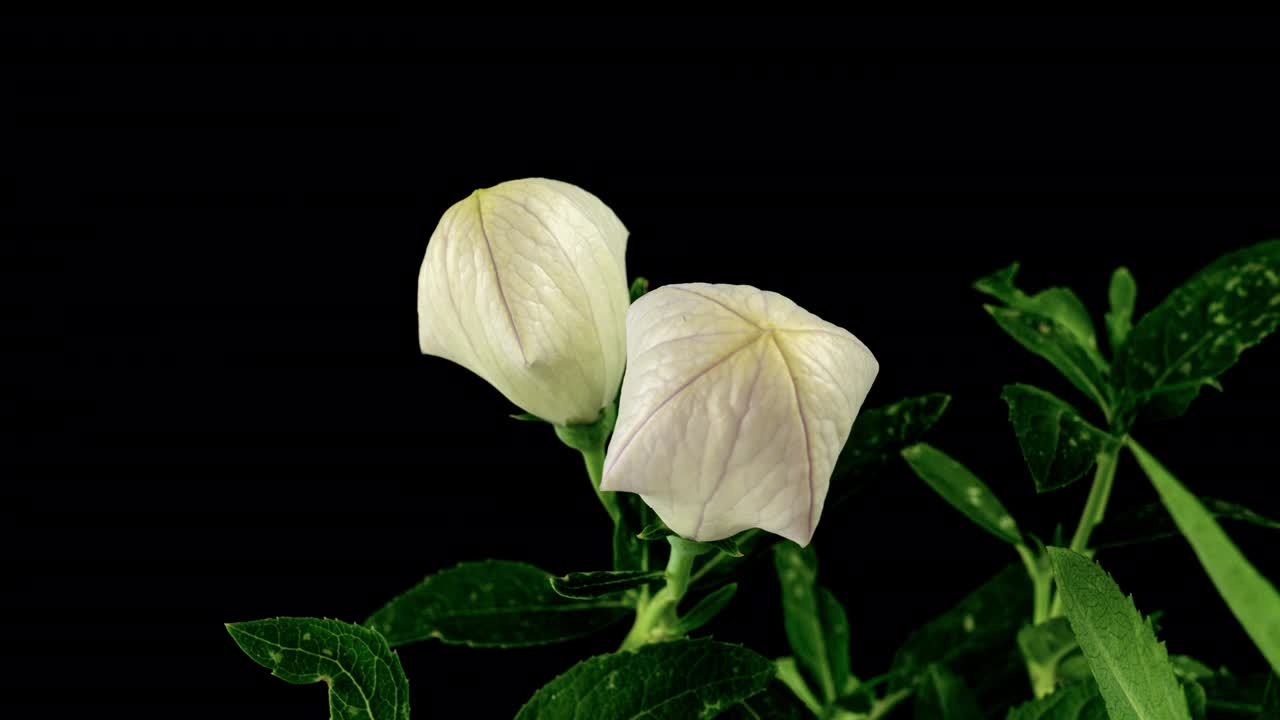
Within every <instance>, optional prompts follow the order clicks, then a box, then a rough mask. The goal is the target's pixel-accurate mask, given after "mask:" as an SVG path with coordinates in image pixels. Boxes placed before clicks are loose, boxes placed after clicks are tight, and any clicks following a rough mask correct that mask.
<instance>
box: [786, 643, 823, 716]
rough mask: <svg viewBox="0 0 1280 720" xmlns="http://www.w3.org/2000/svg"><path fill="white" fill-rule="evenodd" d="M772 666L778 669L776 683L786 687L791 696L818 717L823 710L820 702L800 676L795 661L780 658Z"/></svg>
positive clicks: (791, 658)
mask: <svg viewBox="0 0 1280 720" xmlns="http://www.w3.org/2000/svg"><path fill="white" fill-rule="evenodd" d="M774 664H775V665H776V666H777V668H778V681H779V682H781V683H782V684H783V685H786V686H787V689H789V690H790V691H791V694H793V695H795V696H796V697H797V698H798V699H799V700H800V701H801V702H802V703H804V705H805V707H807V708H809V709H810V710H812V711H813V714H814V715H820V714H821V713H822V708H823V705H822V701H821V700H819V699H818V697H817V696H816V695H814V694H813V690H811V689H809V683H808V682H807V681H806V680H805V679H804V676H803V675H801V674H800V666H799V665H798V664H796V659H795V658H793V657H780V658H778V659H777V660H775V661H774Z"/></svg>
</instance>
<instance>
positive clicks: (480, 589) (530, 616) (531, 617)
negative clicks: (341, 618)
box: [365, 560, 632, 647]
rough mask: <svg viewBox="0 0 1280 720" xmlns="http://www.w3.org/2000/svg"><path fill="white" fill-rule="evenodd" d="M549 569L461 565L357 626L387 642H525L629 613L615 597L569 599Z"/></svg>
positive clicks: (558, 638) (585, 630) (588, 628)
mask: <svg viewBox="0 0 1280 720" xmlns="http://www.w3.org/2000/svg"><path fill="white" fill-rule="evenodd" d="M551 577H552V576H551V574H550V573H547V572H544V571H542V570H539V569H538V568H536V567H533V566H532V565H526V564H524V563H518V562H511V561H508V560H486V561H484V562H478V563H462V564H461V565H458V566H457V567H455V568H452V569H450V570H443V571H441V572H438V573H436V574H435V575H430V576H428V577H427V578H426V579H425V580H423V581H422V582H420V583H418V584H417V585H416V586H414V587H413V588H412V589H411V590H409V591H408V592H406V593H404V594H403V595H400V596H399V597H397V598H395V599H394V600H392V601H391V602H389V603H387V605H386V606H385V607H383V608H382V609H381V610H379V611H378V612H376V613H374V614H373V615H372V616H371V617H370V618H369V619H368V620H366V621H365V625H366V626H368V627H371V628H374V629H375V630H377V631H378V632H380V633H382V634H383V635H384V636H385V637H386V638H387V642H389V643H390V644H391V645H392V646H393V647H394V646H397V645H404V644H406V643H411V642H417V641H420V640H427V639H429V638H435V639H437V640H440V641H442V642H445V643H448V644H450V645H469V646H471V647H526V646H530V645H545V644H547V643H555V642H562V641H564V640H572V639H573V638H577V637H582V636H583V635H589V634H591V633H593V632H596V631H597V630H600V629H603V628H605V627H608V626H609V625H612V624H613V623H615V622H617V621H618V620H621V619H622V618H623V617H624V616H626V615H628V614H630V613H631V611H632V610H631V604H630V600H628V599H626V598H624V597H622V596H613V597H608V598H599V599H596V600H571V599H569V598H565V597H562V596H560V595H558V594H556V592H555V590H553V589H552V588H551V582H550V581H551Z"/></svg>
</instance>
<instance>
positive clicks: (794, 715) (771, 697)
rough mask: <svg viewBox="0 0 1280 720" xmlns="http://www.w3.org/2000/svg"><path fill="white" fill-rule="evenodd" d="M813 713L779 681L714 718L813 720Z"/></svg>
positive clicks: (725, 719)
mask: <svg viewBox="0 0 1280 720" xmlns="http://www.w3.org/2000/svg"><path fill="white" fill-rule="evenodd" d="M813 715H814V714H813V713H812V712H810V710H809V708H807V707H805V704H804V703H803V702H801V701H800V698H797V697H796V695H795V693H793V692H791V689H790V688H788V687H787V686H786V685H784V684H783V683H782V682H781V681H778V680H774V681H773V682H771V683H769V687H767V688H765V691H764V692H762V693H757V694H755V695H752V696H751V697H749V698H747V699H746V700H743V701H742V702H740V703H738V704H737V705H734V706H733V707H731V708H729V709H728V710H726V711H724V712H722V713H720V714H719V715H717V716H716V718H717V719H718V720H813Z"/></svg>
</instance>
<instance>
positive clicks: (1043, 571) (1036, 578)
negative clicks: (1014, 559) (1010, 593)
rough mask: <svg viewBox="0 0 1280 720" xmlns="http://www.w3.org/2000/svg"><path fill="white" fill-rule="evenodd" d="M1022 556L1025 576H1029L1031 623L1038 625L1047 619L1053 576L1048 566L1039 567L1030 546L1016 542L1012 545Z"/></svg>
mask: <svg viewBox="0 0 1280 720" xmlns="http://www.w3.org/2000/svg"><path fill="white" fill-rule="evenodd" d="M1013 547H1014V549H1016V550H1017V551H1018V556H1019V557H1021V558H1022V565H1023V567H1025V568H1026V569H1027V577H1029V578H1031V590H1032V598H1033V600H1032V603H1031V624H1032V625H1039V624H1040V623H1042V622H1044V621H1045V620H1048V619H1049V589H1050V586H1051V585H1052V583H1053V576H1052V574H1051V573H1050V571H1049V569H1048V568H1041V567H1040V563H1039V561H1038V560H1037V559H1036V556H1035V553H1033V552H1031V548H1029V547H1027V546H1026V545H1023V544H1022V543H1018V544H1017V545H1014V546H1013Z"/></svg>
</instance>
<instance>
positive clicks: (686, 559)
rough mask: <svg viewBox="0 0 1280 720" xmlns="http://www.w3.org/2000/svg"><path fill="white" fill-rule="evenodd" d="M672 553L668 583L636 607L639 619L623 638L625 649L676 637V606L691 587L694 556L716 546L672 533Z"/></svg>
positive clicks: (668, 564)
mask: <svg viewBox="0 0 1280 720" xmlns="http://www.w3.org/2000/svg"><path fill="white" fill-rule="evenodd" d="M667 542H668V543H670V545H671V556H670V557H668V558H667V584H666V586H665V587H663V588H662V589H661V590H659V591H658V592H657V594H655V595H654V596H653V598H652V599H650V600H649V601H648V602H641V603H640V605H639V606H638V607H637V608H636V620H635V623H634V624H633V625H632V626H631V631H630V632H628V633H627V637H626V638H625V639H623V641H622V647H621V648H620V649H621V650H634V649H636V648H638V647H641V646H643V645H647V644H649V643H652V642H661V641H662V640H668V639H671V638H672V637H674V628H675V625H676V620H678V619H679V617H678V616H677V615H676V606H677V605H679V604H680V600H682V599H683V598H684V594H685V593H686V592H688V590H689V573H690V571H692V570H693V559H694V558H695V557H697V556H699V555H701V554H703V553H705V552H707V551H709V550H711V549H712V548H711V547H710V546H707V545H703V544H701V543H696V542H691V541H689V540H685V539H684V538H681V537H678V536H675V535H672V536H671V537H668V538H667Z"/></svg>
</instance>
